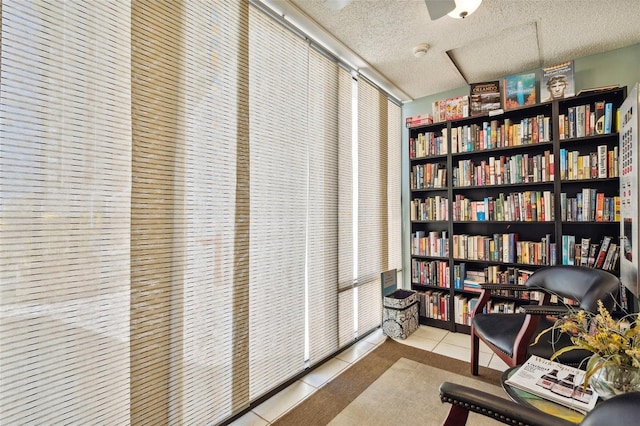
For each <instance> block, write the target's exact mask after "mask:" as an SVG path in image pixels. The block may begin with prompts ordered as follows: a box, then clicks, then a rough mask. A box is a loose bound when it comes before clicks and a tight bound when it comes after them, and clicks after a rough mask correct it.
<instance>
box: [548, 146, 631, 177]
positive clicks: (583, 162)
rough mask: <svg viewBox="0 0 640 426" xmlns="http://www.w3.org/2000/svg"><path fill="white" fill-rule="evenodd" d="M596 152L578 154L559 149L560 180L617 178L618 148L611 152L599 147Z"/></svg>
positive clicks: (604, 147) (578, 152)
mask: <svg viewBox="0 0 640 426" xmlns="http://www.w3.org/2000/svg"><path fill="white" fill-rule="evenodd" d="M597 149H598V151H597V152H590V153H588V154H580V151H576V150H573V151H568V150H567V149H565V148H561V149H560V179H562V180H581V179H603V178H608V177H610V178H611V177H619V176H620V173H619V170H618V163H619V161H618V147H617V146H616V147H614V148H613V149H611V150H608V149H607V146H606V145H599V146H598V148H597Z"/></svg>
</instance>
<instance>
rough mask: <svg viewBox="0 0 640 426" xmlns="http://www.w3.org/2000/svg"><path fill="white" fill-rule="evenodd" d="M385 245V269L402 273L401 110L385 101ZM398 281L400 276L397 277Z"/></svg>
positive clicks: (400, 278)
mask: <svg viewBox="0 0 640 426" xmlns="http://www.w3.org/2000/svg"><path fill="white" fill-rule="evenodd" d="M387 141H388V143H387V168H388V173H387V196H386V198H387V218H388V220H387V233H388V235H389V244H388V246H387V250H388V255H387V259H389V260H388V262H389V263H388V265H387V266H386V268H384V269H385V270H389V269H397V270H398V274H401V273H402V210H401V209H402V157H401V156H402V111H401V108H400V107H399V106H398V105H396V104H394V103H393V102H391V101H387ZM397 279H398V281H397V282H399V283H401V282H402V276H398V277H397Z"/></svg>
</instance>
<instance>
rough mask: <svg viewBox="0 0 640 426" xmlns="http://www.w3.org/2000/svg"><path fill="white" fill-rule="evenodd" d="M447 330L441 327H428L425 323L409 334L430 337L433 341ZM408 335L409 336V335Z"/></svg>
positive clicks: (438, 338) (445, 333)
mask: <svg viewBox="0 0 640 426" xmlns="http://www.w3.org/2000/svg"><path fill="white" fill-rule="evenodd" d="M448 333H449V332H448V331H447V330H444V329H442V328H436V327H429V326H427V325H421V326H420V327H418V329H417V330H416V331H414V332H413V334H411V336H413V335H416V336H419V337H422V338H423V339H431V340H435V341H438V342H439V341H440V340H442V339H443V338H444V336H446V335H447V334H448ZM411 336H409V337H411Z"/></svg>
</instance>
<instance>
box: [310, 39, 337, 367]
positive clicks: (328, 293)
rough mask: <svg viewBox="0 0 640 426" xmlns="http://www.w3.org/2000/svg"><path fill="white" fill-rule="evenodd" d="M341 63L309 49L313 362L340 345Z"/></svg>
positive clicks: (311, 352) (311, 346) (311, 339)
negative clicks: (339, 153) (339, 182)
mask: <svg viewBox="0 0 640 426" xmlns="http://www.w3.org/2000/svg"><path fill="white" fill-rule="evenodd" d="M338 70H339V68H338V66H337V65H336V64H335V63H333V62H330V61H329V60H328V59H327V58H325V57H324V56H322V55H321V54H320V53H318V52H317V51H315V50H313V49H309V120H308V128H307V133H308V136H307V137H306V144H307V146H308V150H309V155H308V161H309V173H308V180H309V185H308V187H307V190H308V193H307V199H308V213H307V217H308V218H307V222H308V225H307V229H308V241H309V242H308V247H307V263H308V271H307V274H308V276H307V282H308V285H307V286H308V294H307V301H308V303H307V305H308V315H309V361H310V363H311V364H314V363H316V362H318V361H320V360H322V359H323V358H325V357H326V356H328V355H330V354H332V353H333V352H335V351H336V350H337V349H338V286H337V283H338V250H337V247H338V90H337V88H338Z"/></svg>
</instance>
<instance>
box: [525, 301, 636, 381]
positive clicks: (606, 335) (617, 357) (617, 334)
mask: <svg viewBox="0 0 640 426" xmlns="http://www.w3.org/2000/svg"><path fill="white" fill-rule="evenodd" d="M551 330H559V331H561V332H563V333H568V334H569V336H570V337H571V342H572V343H573V345H572V346H566V347H564V348H561V349H559V350H558V351H556V352H555V353H554V354H553V356H552V357H551V359H552V360H554V359H556V358H557V357H559V356H560V355H562V354H563V353H565V352H569V351H572V350H575V349H585V350H587V351H589V352H591V353H593V354H594V356H592V357H591V358H590V359H589V362H588V363H587V365H586V375H585V385H586V383H588V382H589V379H590V378H591V377H592V376H593V375H594V374H596V373H597V372H598V371H599V370H601V369H609V370H611V371H613V373H611V374H609V375H610V376H611V378H610V381H612V382H614V383H613V384H612V386H615V387H618V388H619V389H620V391H621V392H625V391H629V390H633V389H632V388H636V387H637V386H639V385H640V383H637V379H633V382H631V383H630V382H629V379H630V378H629V377H628V376H629V373H628V372H629V370H630V369H632V370H636V371H635V373H636V374H635V375H636V376H637V375H638V371H639V370H640V323H639V322H638V314H628V315H625V316H624V317H622V318H621V319H619V320H615V319H613V317H612V316H611V314H610V313H609V311H608V310H607V309H606V308H605V307H604V305H603V304H602V302H600V301H598V313H597V314H594V313H591V312H587V311H584V310H580V311H577V312H571V313H569V314H567V315H565V316H563V317H562V318H560V319H559V320H558V321H557V322H556V324H555V325H554V326H553V327H551V328H549V329H547V330H544V331H542V332H541V333H540V334H539V335H538V337H536V340H535V342H537V341H538V339H540V337H541V336H542V335H543V334H545V333H546V332H549V331H551ZM616 372H619V374H617V373H616ZM592 383H593V382H592Z"/></svg>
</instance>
